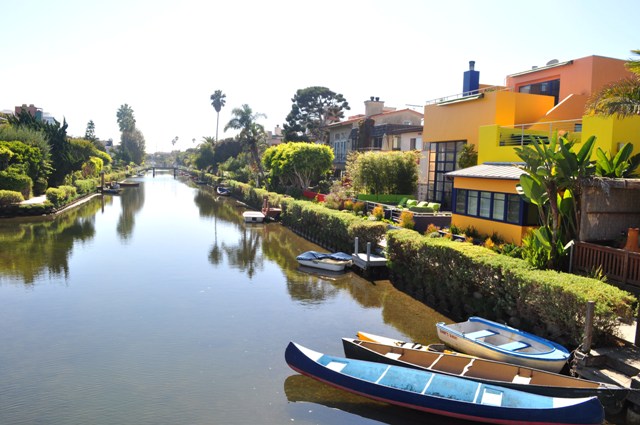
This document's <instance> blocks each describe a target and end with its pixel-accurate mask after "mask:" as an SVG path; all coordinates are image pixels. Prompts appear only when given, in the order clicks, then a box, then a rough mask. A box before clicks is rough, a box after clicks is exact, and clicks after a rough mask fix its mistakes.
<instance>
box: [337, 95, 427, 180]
mask: <svg viewBox="0 0 640 425" xmlns="http://www.w3.org/2000/svg"><path fill="white" fill-rule="evenodd" d="M364 109H365V113H364V114H358V115H353V116H350V117H349V118H348V119H346V120H344V121H339V122H335V123H333V124H330V125H329V144H330V146H331V148H332V149H333V152H334V156H335V159H334V161H333V163H334V166H335V168H336V172H337V173H339V172H342V171H344V169H345V165H346V162H347V155H348V154H349V152H351V151H370V150H375V151H391V150H414V149H417V150H422V128H423V127H422V114H421V113H420V112H417V111H414V110H412V109H400V110H397V109H396V108H392V107H385V106H384V101H382V100H380V98H379V97H373V96H372V97H371V98H370V99H369V100H366V101H365V102H364ZM363 125H368V126H369V128H368V132H369V134H367V137H359V131H360V128H361V126H363Z"/></svg>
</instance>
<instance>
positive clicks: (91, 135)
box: [84, 120, 96, 142]
mask: <svg viewBox="0 0 640 425" xmlns="http://www.w3.org/2000/svg"><path fill="white" fill-rule="evenodd" d="M84 138H85V139H87V140H90V141H92V142H93V141H95V140H96V125H95V124H94V123H93V120H89V122H88V123H87V129H86V130H85V132H84Z"/></svg>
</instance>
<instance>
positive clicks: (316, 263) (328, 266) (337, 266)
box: [298, 260, 351, 272]
mask: <svg viewBox="0 0 640 425" xmlns="http://www.w3.org/2000/svg"><path fill="white" fill-rule="evenodd" d="M298 263H299V264H300V265H301V266H305V267H313V268H316V269H322V270H329V271H332V272H341V271H343V270H344V269H345V267H347V266H350V265H351V262H350V261H331V262H329V261H325V260H298Z"/></svg>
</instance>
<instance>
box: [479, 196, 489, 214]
mask: <svg viewBox="0 0 640 425" xmlns="http://www.w3.org/2000/svg"><path fill="white" fill-rule="evenodd" d="M480 217H485V218H490V217H491V192H480Z"/></svg>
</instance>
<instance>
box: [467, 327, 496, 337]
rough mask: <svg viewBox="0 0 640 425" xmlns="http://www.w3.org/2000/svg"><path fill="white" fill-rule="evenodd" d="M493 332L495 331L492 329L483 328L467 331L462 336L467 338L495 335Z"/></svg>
mask: <svg viewBox="0 0 640 425" xmlns="http://www.w3.org/2000/svg"><path fill="white" fill-rule="evenodd" d="M495 334H496V333H495V332H494V331H492V330H489V329H483V330H481V331H475V332H469V333H468V334H464V336H465V337H466V338H469V339H480V338H486V337H488V336H491V335H495Z"/></svg>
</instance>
